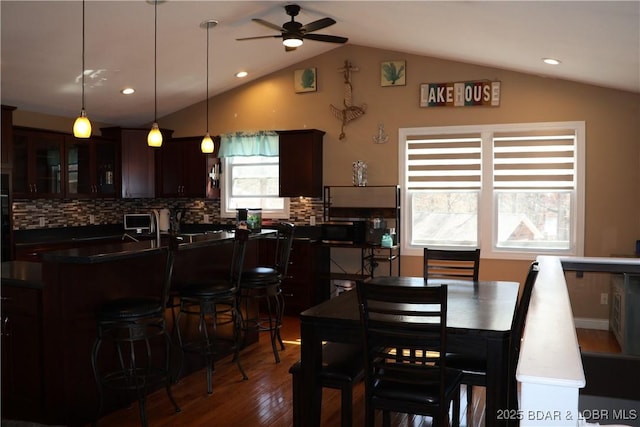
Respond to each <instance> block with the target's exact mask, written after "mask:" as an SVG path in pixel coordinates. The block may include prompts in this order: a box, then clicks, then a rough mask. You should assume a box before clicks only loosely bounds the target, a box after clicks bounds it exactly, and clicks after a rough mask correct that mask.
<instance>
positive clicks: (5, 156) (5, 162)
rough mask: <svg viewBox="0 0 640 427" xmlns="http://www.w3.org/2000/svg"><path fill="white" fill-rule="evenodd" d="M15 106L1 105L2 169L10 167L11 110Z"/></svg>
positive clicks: (0, 146) (0, 145) (11, 143)
mask: <svg viewBox="0 0 640 427" xmlns="http://www.w3.org/2000/svg"><path fill="white" fill-rule="evenodd" d="M15 109H16V107H11V106H9V105H3V106H2V136H1V139H2V141H0V151H1V153H2V155H1V156H0V163H1V164H2V169H8V168H11V163H12V160H13V159H12V158H11V157H12V148H13V110H15Z"/></svg>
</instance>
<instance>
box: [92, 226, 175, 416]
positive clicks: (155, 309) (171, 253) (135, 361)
mask: <svg viewBox="0 0 640 427" xmlns="http://www.w3.org/2000/svg"><path fill="white" fill-rule="evenodd" d="M177 248H178V240H177V238H176V237H173V236H172V237H170V244H169V249H168V253H167V260H166V265H165V272H164V280H163V283H162V286H161V292H159V294H160V297H159V298H153V297H131V298H121V299H117V300H113V301H109V302H107V303H105V304H103V305H102V306H100V308H99V309H98V312H97V314H96V320H97V337H96V340H95V342H94V344H93V348H92V350H91V367H92V369H93V374H94V377H95V379H96V384H97V386H98V397H99V404H98V410H97V413H96V420H94V421H93V425H95V424H96V422H97V419H98V418H99V417H100V414H101V413H102V407H103V404H104V389H105V388H109V389H113V390H118V391H135V393H136V396H137V400H138V405H139V411H140V421H141V424H142V426H144V427H146V426H147V415H146V395H147V392H148V391H149V390H150V388H152V387H154V386H155V385H159V384H162V383H164V386H165V389H166V390H167V395H168V396H169V400H170V401H171V403H172V404H173V407H174V408H175V411H176V412H180V407H179V406H178V404H177V403H176V401H175V399H174V398H173V395H172V393H171V384H172V383H173V378H172V375H171V361H172V357H171V349H172V345H173V343H172V341H171V337H170V336H169V334H168V332H167V328H166V322H165V318H164V311H165V306H166V303H167V296H168V292H169V287H170V284H171V276H172V274H173V264H174V259H175V254H176V252H177ZM158 337H162V338H163V339H164V343H165V355H164V364H163V365H164V366H160V365H159V364H158V363H157V361H156V363H154V360H153V354H152V350H151V341H152V340H154V339H156V338H158ZM105 340H110V341H112V342H113V343H114V345H115V349H116V354H117V359H118V365H117V366H116V367H113V368H105V369H103V370H101V369H100V366H99V365H100V363H99V362H100V350H101V348H102V344H103V341H105ZM142 344H144V345H143V348H144V351H143V352H142V351H141V349H140V346H141V345H142ZM123 347H124V349H123ZM127 350H128V351H127Z"/></svg>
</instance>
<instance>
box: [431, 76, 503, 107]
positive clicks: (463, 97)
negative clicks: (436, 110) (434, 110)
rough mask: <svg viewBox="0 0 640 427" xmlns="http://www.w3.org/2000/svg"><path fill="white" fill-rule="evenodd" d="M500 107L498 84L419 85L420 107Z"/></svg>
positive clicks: (489, 82) (471, 82) (478, 81)
mask: <svg viewBox="0 0 640 427" xmlns="http://www.w3.org/2000/svg"><path fill="white" fill-rule="evenodd" d="M479 105H482V106H488V107H498V106H500V82H492V81H489V80H475V81H470V82H450V83H423V84H421V85H420V106H421V107H475V106H479Z"/></svg>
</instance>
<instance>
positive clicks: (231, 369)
mask: <svg viewBox="0 0 640 427" xmlns="http://www.w3.org/2000/svg"><path fill="white" fill-rule="evenodd" d="M610 335H611V334H610V333H607V332H606V331H592V330H578V340H579V342H580V345H581V346H582V348H583V349H584V350H587V351H616V346H617V342H616V341H615V338H613V337H612V336H610ZM282 336H283V339H284V340H285V344H286V346H287V348H286V350H285V351H283V352H281V360H282V361H281V363H279V364H276V363H275V362H274V359H273V354H272V352H271V346H270V343H269V340H268V335H267V334H261V335H260V342H259V343H257V344H254V345H252V346H251V347H249V348H246V349H245V350H244V351H243V352H242V354H241V358H242V359H241V360H242V364H243V366H244V368H245V370H246V372H247V375H248V376H249V379H248V380H247V381H243V380H242V377H241V375H240V373H239V372H238V369H237V367H236V365H235V363H233V362H232V360H231V357H227V358H225V359H223V360H221V361H220V362H218V363H217V364H216V370H215V373H214V380H213V381H214V391H213V393H212V394H211V395H207V393H206V383H205V374H204V371H198V372H195V373H193V374H191V375H189V376H187V377H185V378H182V379H181V380H180V381H179V382H178V383H177V384H175V385H174V387H173V393H174V396H175V398H176V400H177V402H178V404H179V405H180V406H181V408H182V412H180V413H177V414H176V413H174V412H173V407H172V406H171V404H170V402H169V400H168V398H167V395H166V393H165V391H164V390H158V391H156V392H154V393H152V394H151V395H150V396H149V397H148V403H147V415H148V418H149V426H150V427H174V426H214V425H215V426H225V427H289V426H291V425H292V396H291V375H290V374H289V367H290V366H291V365H292V364H293V363H294V362H295V361H297V360H298V359H299V358H300V346H299V344H300V332H299V321H298V319H297V318H296V317H287V318H286V319H285V320H284V327H283V330H282ZM617 348H618V350H617V351H619V346H618V347H617ZM363 392H364V387H363V385H362V383H360V384H358V385H357V386H356V387H355V389H354V403H353V405H354V407H353V411H354V418H353V426H354V427H360V426H363V425H364V401H363ZM473 394H474V400H473V406H472V408H466V406H467V405H466V396H465V395H464V393H463V394H462V399H461V400H462V401H461V414H462V420H461V425H463V426H481V425H484V388H482V387H477V388H476V389H474V393H473ZM467 409H469V411H467ZM467 417H468V419H467ZM379 424H380V425H381V419H380V420H379ZM393 424H394V425H402V426H407V427H429V426H431V421H430V419H429V418H424V417H419V416H407V415H396V416H395V418H394V419H393ZM97 425H98V427H134V426H135V427H137V426H139V425H140V420H139V417H138V407H137V404H134V405H132V406H131V407H129V408H126V409H122V410H119V411H116V412H114V413H111V414H108V415H106V416H104V417H102V418H101V419H100V420H99V421H98V424H97ZM339 425H340V393H339V392H338V391H337V390H331V389H324V390H323V400H322V426H323V427H334V426H339Z"/></svg>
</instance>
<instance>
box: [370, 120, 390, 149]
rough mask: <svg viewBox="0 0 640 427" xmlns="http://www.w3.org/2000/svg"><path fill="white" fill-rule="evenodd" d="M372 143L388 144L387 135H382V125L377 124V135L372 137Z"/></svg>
mask: <svg viewBox="0 0 640 427" xmlns="http://www.w3.org/2000/svg"><path fill="white" fill-rule="evenodd" d="M373 142H374V143H376V144H386V143H387V142H389V135H387V134H386V133H384V123H378V134H377V135H376V136H374V137H373Z"/></svg>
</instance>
